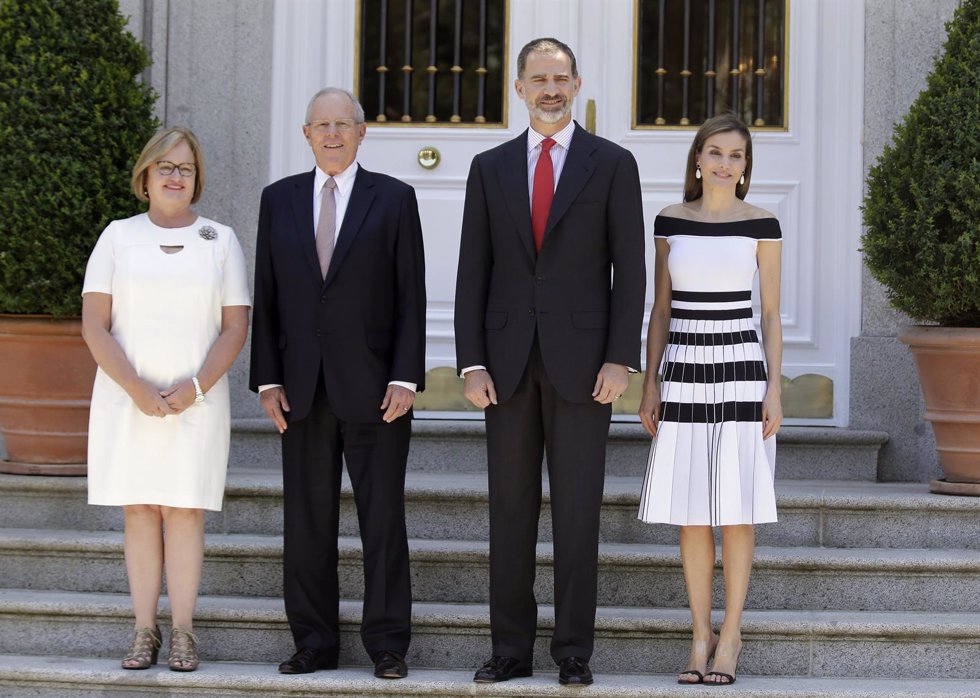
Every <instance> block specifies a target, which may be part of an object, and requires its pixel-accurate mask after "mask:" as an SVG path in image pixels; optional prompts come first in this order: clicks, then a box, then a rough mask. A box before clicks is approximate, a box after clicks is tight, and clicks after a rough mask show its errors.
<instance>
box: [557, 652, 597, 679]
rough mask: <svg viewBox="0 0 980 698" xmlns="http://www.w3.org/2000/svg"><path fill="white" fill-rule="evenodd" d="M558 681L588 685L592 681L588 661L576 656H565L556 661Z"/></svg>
mask: <svg viewBox="0 0 980 698" xmlns="http://www.w3.org/2000/svg"><path fill="white" fill-rule="evenodd" d="M558 683H560V684H576V685H580V686H588V685H589V684H590V683H592V670H591V669H590V668H589V663H588V662H587V661H585V660H584V659H579V658H578V657H565V658H564V659H562V660H561V661H560V662H558Z"/></svg>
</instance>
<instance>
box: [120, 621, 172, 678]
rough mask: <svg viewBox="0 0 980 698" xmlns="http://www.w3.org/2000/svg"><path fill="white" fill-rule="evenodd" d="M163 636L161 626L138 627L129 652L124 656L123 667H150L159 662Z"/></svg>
mask: <svg viewBox="0 0 980 698" xmlns="http://www.w3.org/2000/svg"><path fill="white" fill-rule="evenodd" d="M161 644H163V638H162V637H161V636H160V628H159V627H156V628H137V630H136V634H135V635H134V636H133V645H132V646H131V647H130V648H129V654H127V655H126V656H125V657H123V660H122V668H123V669H149V668H150V667H151V666H153V665H154V664H156V663H157V656H158V655H159V654H160V645H161Z"/></svg>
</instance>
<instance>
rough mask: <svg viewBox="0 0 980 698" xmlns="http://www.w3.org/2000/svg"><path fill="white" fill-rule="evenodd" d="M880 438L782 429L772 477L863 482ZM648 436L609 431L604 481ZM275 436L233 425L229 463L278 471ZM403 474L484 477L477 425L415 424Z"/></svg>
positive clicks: (631, 426)
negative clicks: (425, 473) (472, 473)
mask: <svg viewBox="0 0 980 698" xmlns="http://www.w3.org/2000/svg"><path fill="white" fill-rule="evenodd" d="M887 441H888V435H887V434H886V433H885V432H877V431H859V430H855V429H842V428H836V427H784V428H783V429H782V430H781V431H780V433H779V436H778V442H779V448H778V449H777V453H778V455H777V459H776V477H777V478H779V479H783V480H800V479H803V480H812V479H817V478H819V479H827V480H866V481H874V480H876V479H877V475H878V451H879V450H880V449H881V447H882V446H883V445H884V444H885V443H886V442H887ZM649 451H650V436H649V435H648V434H647V433H646V432H645V431H644V430H643V427H642V426H641V425H640V424H639V423H638V422H637V423H621V422H616V423H613V424H612V425H610V428H609V444H608V446H607V448H606V473H607V474H609V475H623V476H642V475H643V473H644V471H645V469H646V463H647V454H648V453H649ZM280 453H281V452H280V447H279V434H278V432H277V431H276V430H275V428H274V427H273V426H272V424H271V423H270V422H269V421H268V420H266V419H245V418H242V419H235V420H232V444H231V455H230V463H231V465H232V467H234V468H246V469H272V470H276V471H278V470H279V468H280V458H281V455H280ZM408 468H409V470H411V471H418V472H448V473H471V472H486V468H487V450H486V430H485V428H484V423H483V421H482V420H445V419H416V420H414V421H413V423H412V446H411V450H410V452H409V457H408Z"/></svg>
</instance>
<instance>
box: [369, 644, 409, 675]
mask: <svg viewBox="0 0 980 698" xmlns="http://www.w3.org/2000/svg"><path fill="white" fill-rule="evenodd" d="M374 675H375V676H377V677H378V678H379V679H404V678H405V677H406V676H408V665H407V664H405V659H404V657H402V656H401V655H400V654H398V653H397V652H392V651H391V650H385V651H383V652H381V653H380V654H379V655H378V656H377V657H375V658H374Z"/></svg>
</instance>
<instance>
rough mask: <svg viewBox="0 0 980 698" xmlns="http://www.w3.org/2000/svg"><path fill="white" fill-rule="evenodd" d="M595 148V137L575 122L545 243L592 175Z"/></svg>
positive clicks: (549, 219) (552, 203) (553, 203)
mask: <svg viewBox="0 0 980 698" xmlns="http://www.w3.org/2000/svg"><path fill="white" fill-rule="evenodd" d="M595 149H596V144H595V137H594V136H593V135H592V134H590V133H589V132H588V131H586V130H585V129H583V128H582V127H581V126H579V125H578V124H575V133H574V134H573V135H572V142H571V143H570V144H569V147H568V155H566V156H565V165H564V166H563V167H562V170H561V176H560V177H559V178H558V188H557V189H555V198H554V199H553V200H552V202H551V211H549V212H548V225H547V226H546V227H545V229H544V242H543V243H542V244H543V245H544V244H547V242H548V234H549V233H551V231H552V230H553V229H554V227H555V226H556V225H557V224H558V221H560V220H561V218H562V216H564V215H565V213H567V212H568V208H569V206H571V205H572V202H574V201H575V197H577V196H578V195H579V192H580V191H582V187H584V186H585V183H586V182H588V181H589V177H591V176H592V171H593V170H594V169H595V162H594V160H593V158H592V154H593V153H595Z"/></svg>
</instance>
